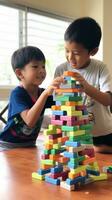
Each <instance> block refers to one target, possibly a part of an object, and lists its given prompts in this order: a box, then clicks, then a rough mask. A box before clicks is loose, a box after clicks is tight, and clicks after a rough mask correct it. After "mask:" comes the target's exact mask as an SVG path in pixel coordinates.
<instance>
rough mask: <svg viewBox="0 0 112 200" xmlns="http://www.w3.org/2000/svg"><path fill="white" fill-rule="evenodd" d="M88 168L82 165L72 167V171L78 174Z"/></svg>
mask: <svg viewBox="0 0 112 200" xmlns="http://www.w3.org/2000/svg"><path fill="white" fill-rule="evenodd" d="M84 170H86V166H81V167H78V168H76V169H70V172H71V173H73V174H76V173H79V172H81V171H84Z"/></svg>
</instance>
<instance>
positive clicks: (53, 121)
mask: <svg viewBox="0 0 112 200" xmlns="http://www.w3.org/2000/svg"><path fill="white" fill-rule="evenodd" d="M51 123H52V124H54V125H63V121H61V120H52V119H51Z"/></svg>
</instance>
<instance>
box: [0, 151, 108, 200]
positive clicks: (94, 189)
mask: <svg viewBox="0 0 112 200" xmlns="http://www.w3.org/2000/svg"><path fill="white" fill-rule="evenodd" d="M40 154H41V150H38V149H36V148H29V149H27V148H26V149H15V150H9V151H3V152H0V200H72V199H73V200H112V176H110V178H109V180H107V181H100V182H95V183H91V184H89V185H85V186H84V187H83V188H81V190H79V191H72V192H70V191H67V190H65V189H63V188H60V186H54V185H51V184H49V183H46V182H41V181H32V178H31V174H32V172H34V171H36V170H37V168H39V165H40ZM96 157H97V160H98V163H99V165H100V167H102V166H105V165H107V164H109V163H110V162H111V161H112V155H106V154H105V155H103V154H97V155H96Z"/></svg>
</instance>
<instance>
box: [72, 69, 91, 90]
mask: <svg viewBox="0 0 112 200" xmlns="http://www.w3.org/2000/svg"><path fill="white" fill-rule="evenodd" d="M75 79H76V80H77V81H79V83H80V84H81V85H82V91H83V92H86V91H87V90H88V87H89V83H88V82H87V81H86V80H85V79H84V77H83V76H82V75H81V74H79V73H77V72H75Z"/></svg>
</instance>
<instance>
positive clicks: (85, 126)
mask: <svg viewBox="0 0 112 200" xmlns="http://www.w3.org/2000/svg"><path fill="white" fill-rule="evenodd" d="M92 128H93V125H92V124H84V125H81V126H80V127H79V129H80V130H91V129H92Z"/></svg>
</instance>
